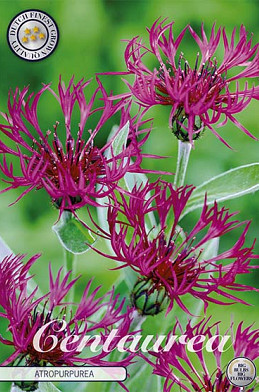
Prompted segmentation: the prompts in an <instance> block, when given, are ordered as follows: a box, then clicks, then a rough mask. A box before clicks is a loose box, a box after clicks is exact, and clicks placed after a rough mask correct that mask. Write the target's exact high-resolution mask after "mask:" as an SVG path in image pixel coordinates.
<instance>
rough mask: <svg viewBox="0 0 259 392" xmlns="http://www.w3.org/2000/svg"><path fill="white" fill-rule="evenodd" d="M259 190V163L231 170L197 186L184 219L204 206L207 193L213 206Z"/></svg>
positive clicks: (208, 199) (208, 201)
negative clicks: (215, 202) (215, 203)
mask: <svg viewBox="0 0 259 392" xmlns="http://www.w3.org/2000/svg"><path fill="white" fill-rule="evenodd" d="M258 189H259V163H253V164H250V165H244V166H240V167H237V168H235V169H231V170H229V171H227V172H225V173H222V174H220V175H219V176H216V177H213V178H211V179H210V180H209V181H206V182H204V183H203V184H201V185H199V186H197V187H196V189H195V190H194V191H193V193H192V195H191V197H190V199H189V201H188V203H187V206H186V209H185V211H184V213H183V215H182V217H184V216H185V215H187V214H188V213H189V212H191V211H193V210H195V209H196V208H199V207H202V206H203V204H204V194H205V193H206V195H207V203H208V204H213V203H214V201H217V202H220V201H224V200H230V199H235V198H237V197H240V196H243V195H246V194H248V193H253V192H255V191H257V190H258Z"/></svg>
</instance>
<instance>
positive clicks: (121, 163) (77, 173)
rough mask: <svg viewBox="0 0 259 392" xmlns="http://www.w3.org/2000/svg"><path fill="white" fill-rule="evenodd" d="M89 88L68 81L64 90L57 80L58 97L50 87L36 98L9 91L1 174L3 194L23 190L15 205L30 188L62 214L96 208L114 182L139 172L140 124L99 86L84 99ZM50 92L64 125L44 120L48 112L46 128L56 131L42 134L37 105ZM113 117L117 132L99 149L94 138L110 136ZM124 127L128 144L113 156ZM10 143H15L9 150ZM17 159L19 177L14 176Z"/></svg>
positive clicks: (123, 104)
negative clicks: (76, 125) (74, 121)
mask: <svg viewBox="0 0 259 392" xmlns="http://www.w3.org/2000/svg"><path fill="white" fill-rule="evenodd" d="M89 83H90V81H87V82H84V81H83V80H80V81H79V82H78V83H77V84H74V79H73V78H72V79H71V80H70V82H69V84H68V87H65V85H64V83H63V82H61V81H60V82H59V85H58V94H56V93H55V92H54V91H53V90H52V89H51V88H50V86H49V85H45V86H44V87H43V88H42V89H41V90H40V91H39V92H37V93H36V94H34V93H30V94H29V88H28V87H26V88H24V89H23V90H22V91H21V92H20V91H19V89H18V88H17V89H16V90H15V92H14V93H12V92H10V94H9V100H8V111H9V113H8V114H3V117H4V118H5V119H6V120H7V123H8V124H7V125H6V124H1V125H0V130H1V132H2V133H3V134H4V135H5V136H6V137H7V139H8V140H7V141H6V142H5V141H3V140H1V141H0V152H1V153H2V154H3V163H2V164H1V165H0V170H1V171H2V172H3V174H4V175H5V176H6V177H7V179H5V180H4V181H5V182H7V183H8V184H10V186H9V187H8V188H7V189H5V190H4V191H6V190H9V189H15V188H25V190H24V191H23V192H22V193H21V195H20V196H19V198H18V200H19V199H20V198H21V197H22V196H24V195H25V194H26V193H28V192H30V191H31V190H33V189H41V188H44V189H45V190H46V191H47V193H48V194H49V195H50V197H51V199H52V201H53V203H54V204H55V205H56V206H57V207H58V208H59V209H60V211H61V212H62V211H63V210H64V209H67V210H70V211H74V210H75V209H78V208H80V207H83V206H84V205H86V204H90V205H98V203H97V202H96V201H95V199H100V198H102V197H104V196H106V195H107V194H109V193H110V192H111V190H113V189H114V188H116V186H117V183H118V180H119V179H120V178H122V177H123V176H124V175H125V173H126V172H139V171H141V169H140V163H141V161H142V157H143V156H142V154H141V146H142V144H143V143H144V141H145V138H146V137H147V134H148V132H147V134H146V135H145V136H144V137H142V139H141V141H138V140H137V134H138V130H139V127H140V126H141V124H142V123H141V121H140V120H139V118H137V116H135V117H133V118H132V117H131V116H130V114H129V111H130V105H129V104H128V103H127V100H125V99H122V100H120V101H119V102H118V103H116V104H113V103H112V101H111V100H109V99H108V95H107V93H106V91H105V90H104V88H103V86H102V85H101V83H100V82H99V81H98V84H99V85H98V88H97V89H96V91H95V92H94V94H93V95H92V97H91V98H90V99H89V100H87V99H86V97H85V94H84V90H85V88H86V87H87V86H88V85H89ZM99 92H101V94H102V102H103V106H100V104H99V106H98V107H96V102H95V101H96V97H97V94H99ZM50 93H51V94H52V95H53V96H54V97H55V98H56V100H57V103H58V105H60V107H61V109H62V112H63V117H64V121H63V122H62V124H60V125H59V123H58V122H55V120H54V121H53V120H51V119H48V113H46V115H45V117H47V121H48V122H49V126H52V125H53V123H54V125H53V128H54V129H53V130H50V129H48V130H45V129H42V128H41V125H40V123H39V121H38V109H39V100H40V98H41V96H43V95H44V96H45V95H47V94H50ZM28 94H29V95H28ZM94 105H95V106H94ZM76 106H78V107H79V112H80V121H79V130H78V129H73V127H72V116H74V115H75V114H74V113H75V112H76V110H77V107H76ZM96 112H98V113H99V120H96V119H94V120H92V115H93V114H94V113H96ZM115 113H119V126H118V130H117V131H116V132H115V134H114V135H113V137H112V138H111V139H110V140H109V141H108V142H106V143H105V145H103V146H102V147H99V146H97V144H96V136H97V134H99V133H100V132H102V133H104V134H105V135H106V139H107V136H108V135H109V132H110V131H109V129H107V125H106V122H107V121H108V120H109V119H110V118H111V117H112V116H113V115H115ZM94 118H95V117H94ZM52 121H53V122H52ZM91 121H95V122H96V123H95V126H94V129H93V130H91V129H89V126H90V122H91ZM127 124H128V126H129V134H128V136H129V140H128V143H127V145H124V146H123V148H122V151H120V152H114V149H113V141H114V139H115V138H116V137H117V135H118V134H119V133H120V131H121V130H122V128H123V127H124V126H127ZM142 131H143V130H142ZM144 132H145V130H144ZM5 140H6V139H5ZM10 141H11V142H13V143H11V145H10ZM15 158H17V160H18V164H19V166H20V173H16V164H17V162H15ZM131 158H133V159H131Z"/></svg>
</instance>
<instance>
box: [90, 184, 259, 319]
mask: <svg viewBox="0 0 259 392" xmlns="http://www.w3.org/2000/svg"><path fill="white" fill-rule="evenodd" d="M193 189H194V187H190V186H185V187H180V188H178V189H174V187H173V185H172V184H169V183H166V182H162V181H161V182H160V181H157V182H155V183H154V184H149V183H146V184H145V185H144V186H139V187H137V186H135V187H134V188H133V190H132V193H131V197H130V198H127V197H126V196H125V195H123V194H121V198H120V200H119V198H113V199H112V200H111V204H110V206H109V207H108V224H109V232H108V233H106V232H104V231H103V235H104V236H106V237H107V238H108V239H109V240H110V243H111V246H112V249H113V251H114V256H108V255H105V256H106V257H110V258H111V259H113V260H116V261H117V262H119V264H121V265H120V266H119V267H118V268H124V267H130V268H132V269H133V270H134V271H136V272H137V273H138V274H139V280H138V281H137V283H136V285H135V287H134V290H133V293H132V299H133V303H134V304H135V306H136V307H137V308H138V309H139V311H140V312H141V313H143V314H155V313H158V312H159V311H161V309H162V308H163V307H164V306H165V304H166V306H167V311H170V310H171V309H172V308H173V306H174V304H175V303H177V304H178V305H179V306H180V307H181V308H182V309H183V310H184V311H185V312H187V313H189V310H188V309H187V308H186V307H185V305H184V302H183V298H184V295H185V294H190V295H192V296H193V297H194V298H197V299H199V300H202V301H203V302H204V305H205V309H206V307H207V305H208V302H214V303H217V304H221V305H226V304H228V303H229V302H227V301H225V300H230V301H231V303H233V302H241V303H245V302H244V301H243V300H242V299H240V298H238V297H237V296H236V295H234V294H231V293H230V292H229V291H230V290H232V291H234V292H235V293H236V292H238V291H245V290H252V289H253V290H254V288H252V287H249V286H247V285H244V284H240V283H238V282H237V277H238V276H239V275H240V274H247V273H249V272H251V271H252V270H253V269H254V268H257V267H256V266H254V265H252V264H251V261H253V260H254V259H255V258H258V256H256V255H254V254H253V248H254V244H252V246H251V247H244V242H245V239H246V234H247V231H248V228H249V224H250V222H247V221H246V222H239V221H238V220H234V219H233V218H234V216H235V215H236V213H230V212H229V211H228V210H227V209H226V208H224V207H222V208H220V207H219V206H218V205H217V203H216V202H215V203H214V205H213V206H212V207H209V206H208V205H207V202H206V197H205V200H204V205H203V208H202V211H201V214H200V217H199V219H198V221H197V223H196V224H195V225H194V227H193V228H192V229H190V230H189V231H188V232H184V231H183V230H182V229H181V228H180V227H179V220H180V217H181V215H182V213H183V212H184V209H185V206H186V204H187V201H188V199H189V198H190V196H191V193H192V191H193ZM150 212H153V213H154V215H155V216H157V218H158V220H157V227H155V226H153V227H151V228H150V225H148V223H149V222H150V216H149V214H150ZM152 224H154V223H152ZM240 226H243V232H242V234H241V235H240V236H239V237H238V239H237V241H236V243H235V244H234V245H233V246H232V247H231V248H230V249H227V250H225V251H223V252H220V253H219V254H218V255H217V256H214V257H209V258H206V256H204V248H205V247H206V246H207V245H208V244H209V241H211V240H213V239H215V238H220V237H222V236H224V235H225V234H226V233H228V232H230V231H234V230H235V229H237V228H238V227H240ZM99 229H100V230H101V228H99ZM97 251H98V250H97ZM98 252H99V253H101V254H102V252H100V251H98ZM213 294H217V296H215V295H213ZM220 297H221V298H220ZM223 300H224V301H223Z"/></svg>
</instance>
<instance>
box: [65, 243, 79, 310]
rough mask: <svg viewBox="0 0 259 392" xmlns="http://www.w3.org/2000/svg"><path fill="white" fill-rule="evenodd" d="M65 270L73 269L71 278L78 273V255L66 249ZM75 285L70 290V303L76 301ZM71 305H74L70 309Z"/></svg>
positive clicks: (68, 299)
mask: <svg viewBox="0 0 259 392" xmlns="http://www.w3.org/2000/svg"><path fill="white" fill-rule="evenodd" d="M64 271H65V274H66V273H67V272H68V271H72V273H71V276H70V278H71V280H72V279H74V278H75V275H76V256H75V255H74V254H73V253H71V252H69V251H68V250H66V249H64ZM74 287H75V286H74V285H73V286H72V287H71V289H70V290H69V292H68V298H67V302H70V303H73V302H74V295H75V290H74ZM71 307H72V305H69V307H68V309H69V310H71ZM68 313H69V312H68Z"/></svg>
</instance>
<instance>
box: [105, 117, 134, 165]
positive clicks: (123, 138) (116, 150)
mask: <svg viewBox="0 0 259 392" xmlns="http://www.w3.org/2000/svg"><path fill="white" fill-rule="evenodd" d="M118 129H119V127H118V125H114V127H112V130H111V132H110V135H109V137H108V141H109V140H111V139H112V138H114V140H113V141H112V143H111V148H110V149H109V150H108V152H107V153H106V156H107V158H111V157H112V155H114V156H116V155H118V154H120V153H121V152H122V151H123V148H124V147H126V144H127V140H128V136H129V121H128V122H127V123H126V124H125V125H124V127H122V128H121V129H120V130H119V132H118Z"/></svg>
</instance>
